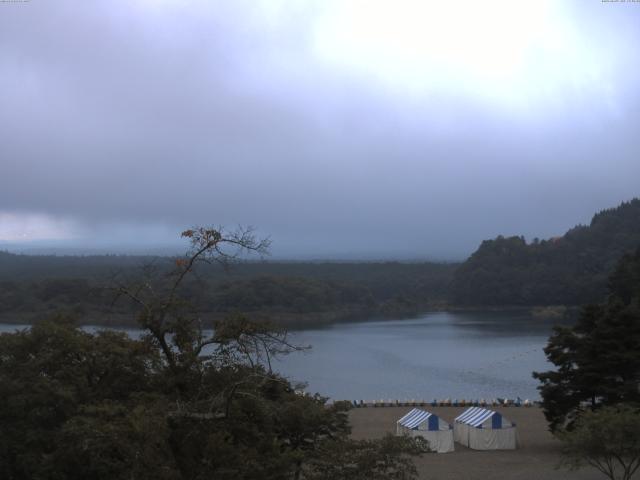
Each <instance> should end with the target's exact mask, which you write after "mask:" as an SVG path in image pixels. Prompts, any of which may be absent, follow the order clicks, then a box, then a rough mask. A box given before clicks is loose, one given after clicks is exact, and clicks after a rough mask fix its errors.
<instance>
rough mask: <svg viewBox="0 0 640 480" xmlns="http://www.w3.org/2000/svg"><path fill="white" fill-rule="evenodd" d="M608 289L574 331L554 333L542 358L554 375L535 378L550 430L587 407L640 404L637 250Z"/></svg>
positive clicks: (624, 261) (621, 264)
mask: <svg viewBox="0 0 640 480" xmlns="http://www.w3.org/2000/svg"><path fill="white" fill-rule="evenodd" d="M609 288H610V294H609V297H608V299H607V301H606V302H605V303H603V304H600V305H590V306H587V307H585V308H584V309H583V311H582V314H581V316H580V318H579V320H578V322H577V324H576V325H575V326H573V327H558V328H556V329H555V331H554V334H553V335H552V336H551V337H550V339H549V343H548V345H547V347H546V348H545V353H546V355H547V358H548V359H549V361H550V362H551V363H553V364H554V365H555V366H556V367H557V370H554V371H548V372H542V373H539V372H535V373H534V374H533V376H534V377H535V378H537V379H539V380H540V381H541V383H542V384H541V386H540V387H539V390H540V393H541V395H542V399H543V402H542V404H543V408H544V411H545V416H546V417H547V420H548V421H549V422H550V426H551V429H552V430H554V431H555V430H558V429H561V428H563V427H564V426H569V427H570V426H571V424H572V423H573V421H574V420H575V418H576V417H577V416H578V415H579V414H580V412H581V411H582V410H584V409H587V408H588V409H594V408H597V407H598V406H600V405H615V404H618V403H640V389H639V387H640V349H639V348H638V346H639V345H640V249H638V250H637V251H636V253H635V254H633V255H625V256H624V257H623V258H622V259H621V260H620V262H619V264H618V266H617V268H616V270H615V272H614V273H613V274H612V275H611V277H610V282H609Z"/></svg>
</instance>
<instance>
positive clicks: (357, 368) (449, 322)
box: [0, 312, 552, 400]
mask: <svg viewBox="0 0 640 480" xmlns="http://www.w3.org/2000/svg"><path fill="white" fill-rule="evenodd" d="M551 327H552V323H550V322H545V321H541V320H539V319H532V318H531V317H529V316H527V315H525V314H519V313H513V312H495V313H494V312H491V313H487V312H483V313H430V314H426V315H424V316H422V317H420V318H416V319H412V320H394V321H373V322H363V323H344V324H338V325H333V326H331V327H327V328H323V329H318V330H306V331H300V332H294V333H293V334H292V335H293V340H294V342H296V343H298V344H305V345H306V344H308V345H311V346H312V349H311V351H309V352H306V353H296V354H292V355H289V356H288V357H285V358H283V359H282V360H280V361H278V362H277V363H276V364H275V365H274V368H276V369H277V370H279V371H280V372H281V373H282V374H284V375H285V376H287V377H288V378H290V379H291V380H292V381H294V382H296V381H300V382H302V381H306V382H307V383H308V387H307V390H308V391H310V392H320V393H322V394H323V395H326V396H329V397H332V398H334V399H352V400H360V399H363V400H372V399H426V400H431V399H433V398H445V397H449V398H452V399H453V398H474V399H475V398H494V397H509V398H515V397H517V396H520V397H521V398H523V399H524V398H529V399H537V398H539V395H538V392H537V390H536V386H537V382H536V381H535V380H534V379H533V378H532V377H531V372H532V371H534V370H538V371H540V370H547V369H549V368H550V365H549V364H548V363H547V362H546V359H545V356H544V352H543V351H542V348H543V347H544V345H545V344H546V342H547V338H548V336H549V334H550V332H551ZM15 328H17V326H15V325H5V324H0V332H2V331H13V330H15ZM23 328H24V326H23ZM88 328H89V329H91V330H93V329H95V327H88ZM128 332H129V333H130V334H131V335H132V336H136V335H137V334H138V333H139V332H138V331H136V330H128Z"/></svg>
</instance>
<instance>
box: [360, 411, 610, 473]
mask: <svg viewBox="0 0 640 480" xmlns="http://www.w3.org/2000/svg"><path fill="white" fill-rule="evenodd" d="M411 408H412V407H385V408H357V409H353V410H351V412H349V419H350V421H351V427H352V437H353V438H356V439H365V438H379V437H382V436H384V435H385V434H386V433H395V429H396V421H397V420H398V419H399V418H400V417H401V416H402V415H404V414H405V413H407V412H408V411H409V410H411ZM423 408H424V409H425V410H428V411H431V412H433V413H435V414H436V415H438V416H440V417H441V418H443V419H444V420H446V421H447V422H450V423H452V422H453V419H454V418H455V417H456V416H458V415H459V414H460V413H461V412H462V411H464V410H465V409H464V408H462V407H423ZM495 410H497V411H499V412H500V413H502V414H503V415H504V416H505V417H506V418H508V419H509V420H511V421H513V422H515V423H516V425H517V427H518V438H519V441H520V446H519V448H518V449H517V450H502V451H476V450H471V449H468V448H466V447H463V446H461V445H460V444H458V443H456V444H455V448H456V451H455V452H452V453H441V454H434V453H432V454H424V455H422V456H420V457H417V458H416V460H415V463H416V466H417V467H418V471H419V472H420V478H421V479H433V480H438V479H447V480H467V479H474V480H475V479H481V480H492V479H496V480H497V479H500V480H510V479H513V480H515V479H518V480H524V479H526V480H529V479H550V480H555V479H558V480H560V479H567V480H572V479H576V480H578V479H579V480H592V479H593V480H596V479H600V480H602V479H603V478H604V477H603V475H602V474H601V473H600V472H598V471H597V470H595V469H593V468H591V467H585V468H583V469H582V470H578V471H568V470H567V469H565V468H561V469H558V468H556V467H557V465H558V463H559V461H560V454H559V450H560V443H559V442H558V441H557V440H555V439H554V438H553V437H552V436H551V434H550V433H549V431H548V430H547V423H546V421H545V419H544V416H543V414H542V411H541V410H540V409H539V408H537V407H531V408H524V407H520V408H517V407H509V408H495Z"/></svg>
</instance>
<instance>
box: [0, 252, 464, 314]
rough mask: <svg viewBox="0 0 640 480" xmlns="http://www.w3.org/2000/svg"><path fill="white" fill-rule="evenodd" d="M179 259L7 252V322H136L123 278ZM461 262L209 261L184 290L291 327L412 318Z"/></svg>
mask: <svg viewBox="0 0 640 480" xmlns="http://www.w3.org/2000/svg"><path fill="white" fill-rule="evenodd" d="M175 260H176V259H174V258H154V257H135V256H87V257H73V256H62V257H57V256H26V255H14V254H10V253H3V252H0V315H1V317H0V319H1V320H4V321H12V322H32V321H36V320H37V319H38V318H41V317H42V316H43V314H48V313H52V312H59V311H64V312H65V313H71V314H74V315H76V316H78V317H80V318H81V319H82V318H84V317H90V320H87V321H90V322H91V323H107V324H108V323H114V324H130V323H132V322H133V318H132V317H131V311H132V310H131V309H129V308H128V305H127V304H124V305H123V304H119V305H117V306H113V305H112V301H111V300H112V298H113V293H112V291H111V290H110V289H109V287H112V286H114V285H116V284H117V282H118V281H122V280H123V279H127V281H128V282H131V281H135V279H136V278H142V277H144V276H145V275H149V274H152V275H153V276H157V274H160V275H162V273H163V272H168V271H170V270H171V269H172V268H173V267H174V264H175ZM454 269H455V264H441V263H429V262H419V263H418V262H417V263H398V262H379V263H331V262H322V263H320V262H317V263H314V262H241V263H237V264H234V265H232V266H231V268H230V269H228V270H226V271H225V270H223V269H221V268H218V267H217V266H215V265H212V266H206V265H205V266H201V267H200V269H199V271H198V276H197V278H193V279H190V280H189V281H188V282H185V285H184V286H183V291H182V294H183V295H184V296H185V298H188V299H189V301H190V302H192V303H193V306H194V308H197V309H198V310H199V311H204V312H207V313H210V314H214V317H215V314H220V315H224V314H226V313H229V312H236V311H245V312H247V311H248V312H253V313H254V314H256V315H257V316H264V317H266V318H268V319H270V320H279V321H280V322H281V323H286V324H288V325H289V326H294V324H295V323H298V322H302V323H326V322H333V321H339V320H348V319H358V318H362V317H365V316H366V317H370V316H381V317H382V316H387V317H388V316H410V315H413V314H417V313H419V312H420V311H423V310H424V309H426V308H432V307H434V306H441V305H443V304H445V302H446V295H447V288H448V285H449V283H450V282H451V278H452V275H453V271H454Z"/></svg>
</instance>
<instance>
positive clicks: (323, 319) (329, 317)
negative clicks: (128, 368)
mask: <svg viewBox="0 0 640 480" xmlns="http://www.w3.org/2000/svg"><path fill="white" fill-rule="evenodd" d="M578 310H579V307H577V306H565V305H552V306H514V305H505V306H455V305H444V304H442V305H438V306H432V307H427V308H425V309H424V310H420V311H419V312H405V313H404V314H401V313H398V314H397V315H392V314H391V313H390V314H388V315H385V314H381V313H380V312H378V311H366V310H349V309H343V310H338V311H328V312H305V313H297V312H270V311H247V312H238V313H234V312H204V313H202V314H201V317H202V318H203V319H205V326H206V327H211V326H212V325H213V323H214V322H216V321H218V320H222V319H224V318H226V317H228V316H230V315H234V314H239V313H241V314H242V315H245V316H247V317H248V318H250V319H254V320H257V321H264V322H270V323H273V324H275V325H279V326H281V327H284V328H287V329H289V330H309V329H316V328H322V327H328V326H330V325H334V324H340V323H361V322H370V321H390V322H392V321H397V320H410V319H412V318H420V317H422V316H424V315H428V314H430V313H440V312H450V313H464V312H469V313H473V312H480V313H490V312H496V313H498V312H513V313H514V314H518V315H522V316H526V317H529V318H533V319H540V320H541V321H554V320H555V321H558V322H559V323H565V322H566V321H569V320H571V318H572V317H573V316H574V315H575V313H576V312H578ZM56 314H63V315H69V316H71V317H75V318H76V319H77V321H78V323H79V324H80V325H91V326H98V327H108V328H137V327H138V324H137V322H136V315H135V314H132V313H120V312H117V313H116V312H93V313H79V312H75V311H73V310H51V311H44V312H9V313H2V314H0V323H3V324H8V325H31V324H35V323H39V322H40V321H42V320H44V319H46V318H50V317H52V316H55V315H56Z"/></svg>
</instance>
